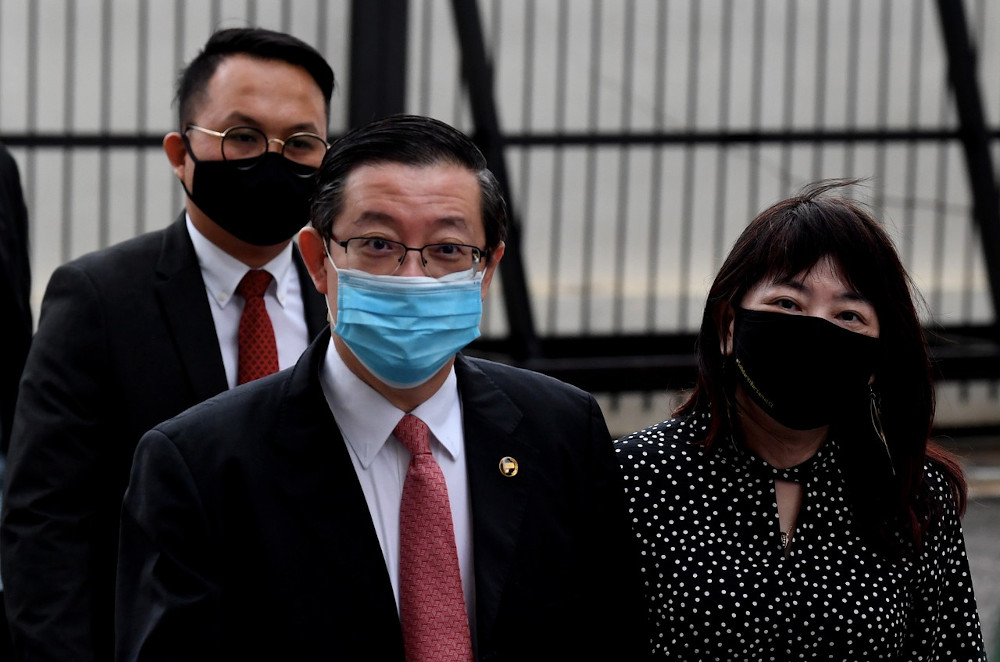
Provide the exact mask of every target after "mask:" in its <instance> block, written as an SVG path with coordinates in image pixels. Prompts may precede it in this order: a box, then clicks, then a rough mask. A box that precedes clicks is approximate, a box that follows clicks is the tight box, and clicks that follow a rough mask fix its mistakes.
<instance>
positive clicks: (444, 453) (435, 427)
mask: <svg viewBox="0 0 1000 662" xmlns="http://www.w3.org/2000/svg"><path fill="white" fill-rule="evenodd" d="M320 383H321V384H322V386H323V393H324V394H325V395H326V400H327V402H328V403H329V405H330V410H331V411H332V412H333V417H334V419H336V421H337V426H338V427H339V428H340V433H341V434H342V435H343V437H344V441H345V442H346V443H347V449H348V451H349V455H350V456H351V462H353V463H354V470H355V471H356V472H357V474H358V481H359V482H360V483H361V491H362V492H364V495H365V501H367V502H368V510H369V512H370V513H371V517H372V524H374V525H375V533H376V535H377V536H378V542H379V545H381V547H382V556H383V557H384V558H385V567H386V570H387V571H388V573H389V580H390V581H391V582H392V592H393V594H394V595H395V596H396V608H397V610H398V608H399V504H400V501H401V500H402V498H403V481H404V480H405V479H406V470H407V467H408V466H409V464H410V452H409V451H408V450H406V448H405V447H404V446H403V444H402V443H401V442H400V441H399V440H398V439H396V437H395V436H394V435H393V434H392V431H393V429H395V427H396V424H397V423H399V421H400V420H401V419H402V418H403V416H404V415H405V414H406V413H410V414H413V415H414V416H416V417H417V418H419V419H420V420H422V421H423V422H424V423H426V424H427V427H429V428H430V431H431V454H432V455H433V456H434V459H435V460H437V462H438V464H439V465H440V466H441V471H442V473H444V480H445V483H446V484H447V485H448V500H449V501H450V502H451V517H452V520H453V522H454V526H455V545H456V547H457V549H458V565H459V568H460V570H461V573H462V590H463V591H464V593H465V608H466V611H467V612H468V614H469V627H470V629H471V631H472V641H473V642H475V640H476V638H475V637H476V619H475V613H476V609H475V607H476V592H475V579H474V572H473V563H472V509H471V506H470V502H469V481H468V476H467V474H466V470H465V439H464V434H463V432H462V405H461V400H460V399H459V397H458V381H457V379H456V378H455V370H454V368H452V370H451V373H450V374H449V375H448V378H447V379H446V380H445V382H444V384H443V385H442V386H441V388H439V389H438V390H437V392H436V393H435V394H434V395H433V396H431V397H430V398H429V399H428V400H427V401H426V402H424V403H423V404H421V405H420V406H419V407H417V408H416V409H414V410H413V411H411V412H404V411H401V410H399V409H397V408H396V407H395V406H394V405H392V404H391V403H390V402H389V401H388V400H386V399H385V398H384V397H382V396H381V395H380V394H379V393H378V392H376V391H375V390H374V389H373V388H371V387H370V386H368V385H367V384H365V383H364V382H363V381H361V379H360V378H358V376H357V375H355V374H354V373H353V372H351V369H350V368H348V367H347V365H346V364H345V363H344V361H343V359H341V358H340V355H339V354H338V353H337V349H336V347H335V346H334V344H333V342H331V343H330V346H329V348H328V349H327V352H326V361H325V363H324V365H323V368H322V370H321V372H320Z"/></svg>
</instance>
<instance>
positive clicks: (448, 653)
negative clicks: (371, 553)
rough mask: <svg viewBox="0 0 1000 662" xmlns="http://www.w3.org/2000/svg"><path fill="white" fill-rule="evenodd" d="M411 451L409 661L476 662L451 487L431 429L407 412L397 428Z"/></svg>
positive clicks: (402, 595)
mask: <svg viewBox="0 0 1000 662" xmlns="http://www.w3.org/2000/svg"><path fill="white" fill-rule="evenodd" d="M393 434H394V435H396V438H397V439H399V441H400V442H402V444H403V446H405V447H406V449H407V450H408V451H410V466H409V467H408V469H407V471H406V479H405V480H404V482H403V499H402V502H401V503H400V509H399V546H400V550H399V602H400V612H401V617H402V624H403V645H404V648H405V650H406V660H407V662H429V661H431V660H434V661H435V662H471V661H472V659H473V655H472V638H471V635H470V634H469V617H468V614H467V613H466V610H465V596H464V593H463V592H462V575H461V571H460V570H459V565H458V552H457V551H456V548H455V529H454V525H453V523H452V519H451V504H450V503H449V501H448V486H447V484H446V483H445V480H444V474H443V473H442V472H441V467H440V466H438V463H437V461H436V460H435V459H434V456H433V455H431V449H430V430H429V429H428V428H427V424H426V423H424V422H423V421H421V420H420V419H419V418H417V417H416V416H412V415H410V414H407V415H406V416H404V417H403V419H402V420H401V421H400V422H399V424H398V425H397V426H396V429H395V430H394V431H393Z"/></svg>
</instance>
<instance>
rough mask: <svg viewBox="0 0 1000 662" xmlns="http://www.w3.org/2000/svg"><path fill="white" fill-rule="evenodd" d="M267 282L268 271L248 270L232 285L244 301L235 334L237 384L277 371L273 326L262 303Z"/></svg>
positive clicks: (276, 352) (269, 279) (268, 279)
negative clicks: (237, 353) (237, 284)
mask: <svg viewBox="0 0 1000 662" xmlns="http://www.w3.org/2000/svg"><path fill="white" fill-rule="evenodd" d="M270 284H271V274H269V273H267V272H266V271H263V270H262V269H251V270H250V271H248V272H247V273H246V275H245V276H243V280H241V281H240V284H239V286H238V287H237V288H236V293H237V294H239V295H240V296H242V297H243V299H244V301H245V303H244V304H243V314H242V315H241V316H240V328H239V331H238V333H237V346H238V348H239V359H238V364H237V370H236V383H237V384H245V383H246V382H249V381H253V380H254V379H257V378H259V377H264V376H266V375H270V374H271V373H273V372H278V345H277V343H275V341H274V327H272V326H271V318H270V316H269V315H268V314H267V307H266V306H265V305H264V292H266V291H267V286H268V285H270Z"/></svg>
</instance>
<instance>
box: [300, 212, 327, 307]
mask: <svg viewBox="0 0 1000 662" xmlns="http://www.w3.org/2000/svg"><path fill="white" fill-rule="evenodd" d="M299 252H300V253H302V260H303V262H305V263H306V269H308V270H309V277H310V278H312V282H313V286H314V287H315V288H316V290H317V291H318V292H319V293H320V294H326V290H327V282H326V274H327V272H326V270H327V264H326V251H325V250H323V237H321V236H320V235H319V231H318V230H317V229H316V228H314V227H312V226H306V227H304V228H302V229H301V230H299Z"/></svg>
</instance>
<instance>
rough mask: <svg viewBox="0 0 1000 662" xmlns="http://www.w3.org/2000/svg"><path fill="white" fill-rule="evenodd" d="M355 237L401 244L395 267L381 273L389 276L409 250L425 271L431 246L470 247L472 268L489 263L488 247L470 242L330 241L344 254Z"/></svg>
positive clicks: (332, 238)
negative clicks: (417, 257) (426, 251)
mask: <svg viewBox="0 0 1000 662" xmlns="http://www.w3.org/2000/svg"><path fill="white" fill-rule="evenodd" d="M357 239H365V240H369V241H370V240H378V241H384V242H387V243H390V244H395V245H397V246H402V247H403V249H404V250H403V257H401V258H399V261H398V262H397V263H396V268H395V269H393V270H392V271H391V272H390V273H388V274H383V275H389V276H391V275H392V274H394V273H396V271H398V270H399V268H400V267H401V266H403V262H405V261H406V254H407V253H409V252H410V251H416V252H417V255H419V256H420V268H421V269H423V270H424V273H427V258H425V257H424V249H425V248H431V247H433V246H461V247H462V248H471V249H472V250H473V258H472V268H473V269H476V268H477V267H479V265H480V264H483V265H484V268H485V265H486V264H488V263H489V256H490V251H489V249H488V248H487V249H483V248H479V247H478V246H473V245H472V244H459V243H457V242H454V241H439V242H435V243H433V244H425V245H423V246H421V247H420V248H414V247H412V246H407V245H406V244H404V243H403V242H401V241H396V240H395V239H386V238H385V237H351V238H349V239H345V240H344V241H340V240H338V239H335V238H334V237H332V236H331V237H330V241H332V242H333V243H335V244H337V245H338V246H340V247H341V248H343V249H344V254H345V255H348V254H349V251H348V250H347V246H348V244H350V243H351V242H352V241H355V240H357ZM461 271H462V270H459V271H453V272H452V273H461Z"/></svg>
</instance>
